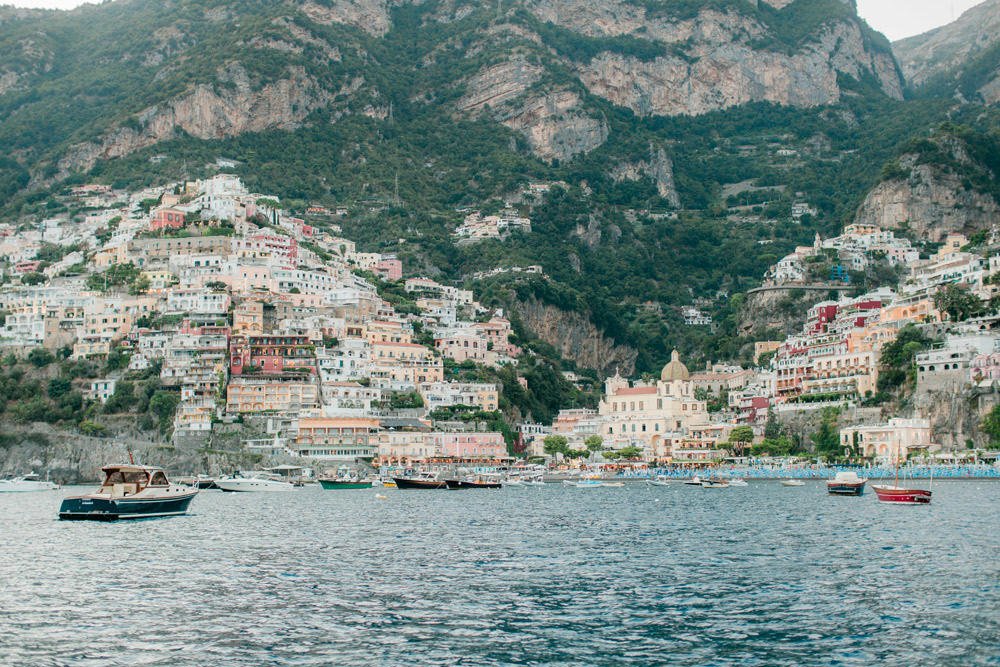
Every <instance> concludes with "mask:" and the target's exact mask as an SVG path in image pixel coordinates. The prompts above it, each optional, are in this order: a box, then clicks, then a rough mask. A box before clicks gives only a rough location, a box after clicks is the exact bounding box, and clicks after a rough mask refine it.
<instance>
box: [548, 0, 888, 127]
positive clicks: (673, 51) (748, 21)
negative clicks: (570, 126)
mask: <svg viewBox="0 0 1000 667" xmlns="http://www.w3.org/2000/svg"><path fill="white" fill-rule="evenodd" d="M770 4H775V5H776V6H778V5H781V4H787V3H781V2H772V3H770ZM847 4H851V3H850V2H848V3H847ZM530 7H531V11H532V12H533V13H534V14H535V16H537V17H538V18H539V19H541V20H542V21H547V22H551V23H555V24H557V25H560V26H562V27H565V28H567V29H570V30H573V31H575V32H579V33H581V34H583V35H587V36H592V37H616V36H621V35H627V36H630V37H634V38H637V39H642V40H646V41H650V42H653V43H655V42H661V43H662V44H663V45H664V55H663V56H661V57H657V58H654V59H640V58H636V57H632V56H628V55H623V54H622V53H615V52H611V51H605V52H603V53H601V54H599V55H598V56H596V57H595V58H593V59H591V60H590V62H588V63H582V64H578V71H579V75H580V78H581V80H582V81H583V82H584V83H585V84H586V86H587V88H588V89H589V90H590V92H592V93H594V94H595V95H599V96H601V97H604V98H605V99H608V100H610V101H611V102H613V103H615V104H617V105H619V106H624V107H628V108H629V109H632V110H633V111H635V112H636V113H637V114H640V115H675V114H702V113H707V112H709V111H715V110H717V109H723V108H727V107H731V106H735V105H738V104H745V103H748V102H757V101H767V102H774V103H778V104H786V105H792V106H804V107H808V106H816V105H820V104H828V103H832V102H836V101H837V100H839V99H840V95H841V90H840V86H839V84H838V81H837V75H838V74H847V75H850V76H852V77H854V78H856V79H860V78H862V76H864V75H872V76H874V77H875V79H876V80H878V81H879V83H880V85H881V87H882V90H883V92H885V94H887V95H889V96H891V97H895V98H897V99H901V98H902V81H901V80H900V77H899V73H898V71H897V69H896V63H895V61H894V60H893V57H892V54H891V53H888V52H885V51H879V50H877V49H873V48H870V47H869V42H868V40H867V39H866V38H865V35H864V34H863V32H862V28H861V25H860V23H859V22H858V21H857V20H834V21H830V22H828V23H827V24H825V25H824V26H822V27H821V28H820V29H819V30H818V31H817V32H816V33H815V34H814V35H811V36H810V38H809V40H807V41H805V42H803V43H801V44H799V45H797V47H796V48H795V49H794V51H793V52H791V53H789V52H788V51H787V49H784V48H777V46H775V47H768V46H764V44H767V43H768V41H769V40H770V39H771V38H772V37H773V35H771V33H770V32H769V28H768V27H767V26H766V25H763V24H761V23H760V22H758V21H757V20H756V19H754V18H752V17H751V16H750V15H748V14H743V13H741V12H739V11H736V10H735V9H731V10H728V11H717V10H702V11H701V12H699V13H697V14H696V15H695V16H694V17H693V18H685V19H682V20H678V19H676V18H673V17H672V16H671V15H670V14H669V13H668V12H664V13H662V15H661V14H659V13H658V14H655V15H651V14H647V12H646V10H645V9H643V8H642V7H641V6H640V5H639V4H637V3H635V4H633V3H628V2H624V1H623V0H611V1H609V2H602V3H580V2H578V1H577V0H537V1H536V2H533V3H531V5H530Z"/></svg>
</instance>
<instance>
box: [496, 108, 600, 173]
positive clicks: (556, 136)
mask: <svg viewBox="0 0 1000 667" xmlns="http://www.w3.org/2000/svg"><path fill="white" fill-rule="evenodd" d="M498 120H500V122H502V123H503V124H504V125H506V126H507V127H509V128H511V129H512V130H517V131H518V132H520V133H522V134H523V135H524V136H525V137H526V138H527V139H528V145H529V146H531V150H532V152H533V153H534V154H535V155H537V156H539V157H540V158H542V159H544V160H552V159H558V160H567V159H569V158H571V157H573V156H574V155H578V154H580V153H587V152H589V151H592V150H593V149H595V148H597V147H598V146H600V145H601V144H603V143H604V142H605V141H606V140H607V138H608V125H607V123H605V122H604V120H603V119H598V118H594V117H592V116H589V115H587V114H585V113H583V111H582V110H581V109H580V96H579V95H577V94H576V93H574V92H571V91H560V92H555V93H551V94H548V95H541V96H538V97H532V98H531V99H528V100H527V101H525V102H524V103H523V104H521V105H519V106H517V108H515V109H513V110H512V111H511V112H510V113H509V114H503V115H501V116H500V117H499V118H498Z"/></svg>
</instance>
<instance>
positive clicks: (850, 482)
mask: <svg viewBox="0 0 1000 667" xmlns="http://www.w3.org/2000/svg"><path fill="white" fill-rule="evenodd" d="M867 483H868V480H867V479H866V478H864V477H858V474H857V473H856V472H854V471H853V470H847V471H841V472H838V473H837V474H836V475H834V476H833V479H828V480H827V481H826V492H827V493H829V494H830V495H834V496H860V495H863V494H864V492H865V484H867Z"/></svg>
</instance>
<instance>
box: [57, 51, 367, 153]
mask: <svg viewBox="0 0 1000 667" xmlns="http://www.w3.org/2000/svg"><path fill="white" fill-rule="evenodd" d="M288 74H289V75H288V77H287V78H283V79H279V80H277V81H273V82H270V83H267V84H265V85H263V86H261V87H259V88H257V87H255V86H254V85H252V84H253V82H251V80H250V77H249V76H248V75H247V72H246V70H245V69H244V68H243V67H242V65H240V64H239V63H233V64H231V65H229V66H228V67H226V68H225V69H223V70H220V72H219V75H218V78H219V80H220V82H221V83H220V84H218V85H208V84H200V85H198V86H196V87H195V88H194V90H192V91H191V92H190V93H188V94H187V95H185V96H183V97H181V98H179V99H176V100H174V101H172V102H168V103H166V104H162V105H156V106H152V107H149V108H148V109H145V110H144V111H142V112H140V113H138V114H136V116H135V117H134V123H132V124H129V125H123V126H119V127H117V128H115V129H113V130H111V131H110V132H109V133H107V134H106V135H104V137H103V138H102V139H101V140H100V141H99V142H89V143H84V144H79V145H77V146H74V147H73V148H72V149H71V150H70V151H69V152H68V154H67V155H66V157H65V158H63V160H62V161H61V162H60V165H59V166H60V169H61V170H62V171H63V172H67V171H71V170H74V169H83V170H86V169H89V168H90V167H92V166H93V165H94V163H95V162H97V160H100V159H108V158H115V157H121V156H123V155H128V154H129V153H132V152H134V151H137V150H140V149H142V148H145V147H147V146H152V145H153V144H156V143H158V142H160V141H164V140H167V139H170V138H172V137H174V136H175V133H176V132H177V131H178V130H181V131H183V132H186V133H187V134H189V135H191V136H194V137H198V138H199V139H218V138H221V137H231V136H236V135H238V134H242V133H245V132H260V131H263V130H268V129H275V128H277V129H286V130H287V129H294V128H295V127H297V126H298V124H299V123H300V122H301V121H302V120H303V119H304V118H305V117H306V116H308V115H309V114H310V113H312V112H313V111H314V110H316V109H319V108H322V107H324V106H326V105H327V104H328V103H329V102H330V101H331V100H332V99H333V98H334V97H335V96H334V95H332V94H331V93H329V92H328V91H326V90H324V89H323V88H322V87H321V86H320V85H319V84H318V83H317V82H316V81H315V79H313V78H312V77H310V76H309V75H307V74H306V72H305V70H304V69H302V68H290V69H289V73H288ZM359 85H360V82H359V81H355V82H354V83H353V84H352V87H353V88H355V89H356V88H357V87H358V86H359ZM341 92H345V91H341Z"/></svg>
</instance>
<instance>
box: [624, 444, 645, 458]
mask: <svg viewBox="0 0 1000 667" xmlns="http://www.w3.org/2000/svg"><path fill="white" fill-rule="evenodd" d="M618 455H619V456H620V457H621V458H623V459H637V458H639V457H640V456H642V449H641V448H639V447H633V446H628V447H622V448H621V449H619V450H618Z"/></svg>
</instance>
